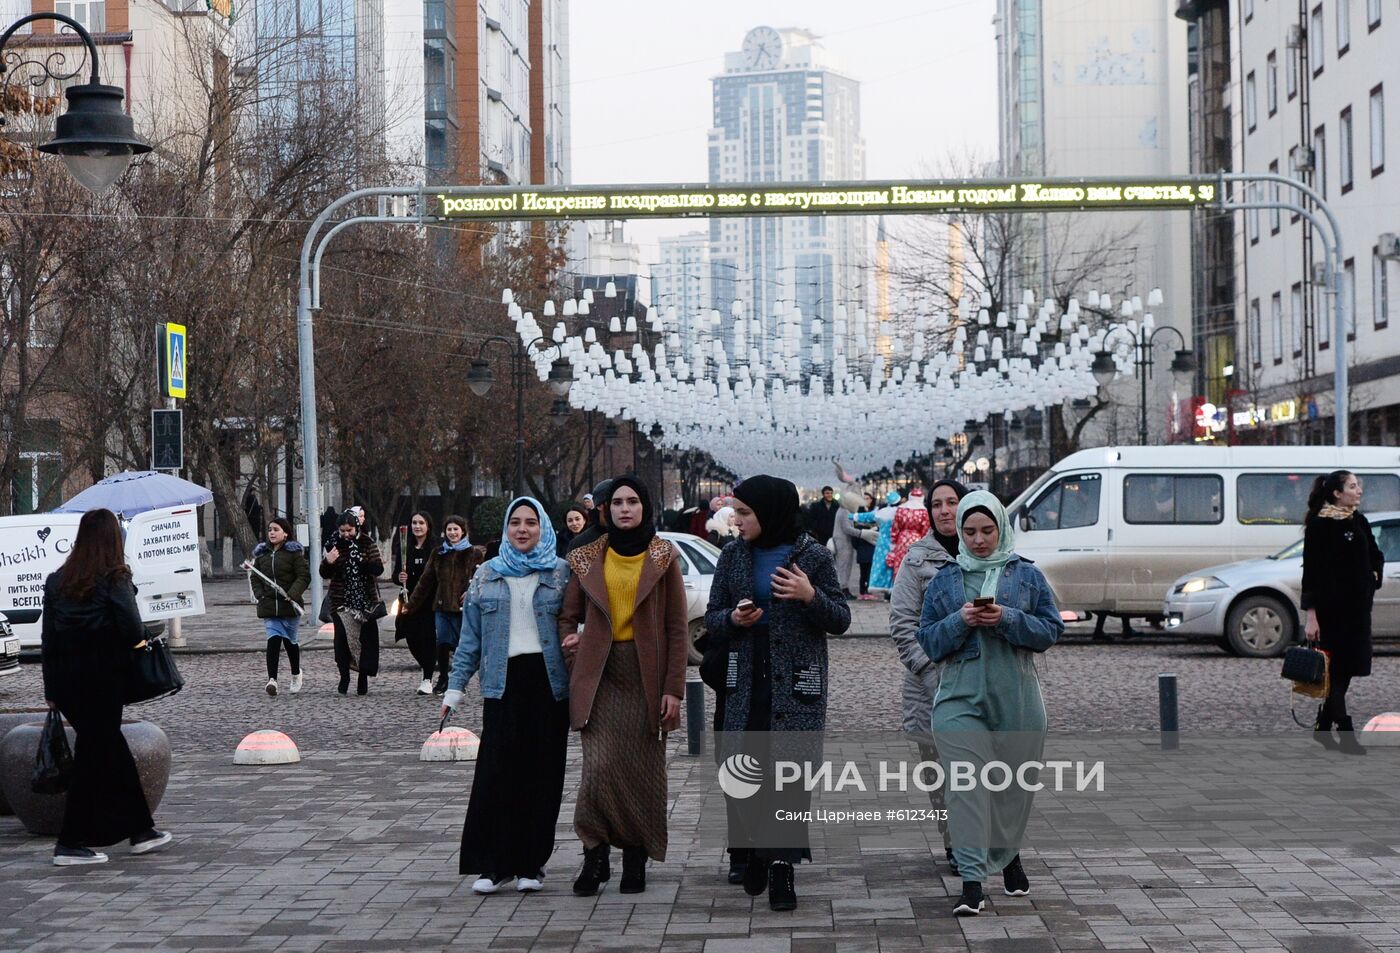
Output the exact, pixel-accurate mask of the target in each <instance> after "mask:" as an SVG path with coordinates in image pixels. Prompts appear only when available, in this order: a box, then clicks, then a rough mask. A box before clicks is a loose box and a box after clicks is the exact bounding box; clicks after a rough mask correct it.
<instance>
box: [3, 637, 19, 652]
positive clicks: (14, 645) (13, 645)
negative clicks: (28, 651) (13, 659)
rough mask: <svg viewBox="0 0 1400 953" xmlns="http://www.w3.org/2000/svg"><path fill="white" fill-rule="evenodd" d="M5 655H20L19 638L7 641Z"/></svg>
mask: <svg viewBox="0 0 1400 953" xmlns="http://www.w3.org/2000/svg"><path fill="white" fill-rule="evenodd" d="M4 654H5V655H18V654H19V639H18V638H14V639H6V640H5V651H4Z"/></svg>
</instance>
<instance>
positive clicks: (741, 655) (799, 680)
mask: <svg viewBox="0 0 1400 953" xmlns="http://www.w3.org/2000/svg"><path fill="white" fill-rule="evenodd" d="M734 497H735V501H734V517H735V524H736V525H737V527H738V529H739V538H738V539H736V540H734V541H733V542H731V543H729V544H728V545H727V546H725V547H724V550H723V551H722V552H721V553H720V556H719V562H718V564H717V565H716V566H715V576H714V581H713V582H712V584H711V588H710V601H709V605H708V606H707V608H706V611H705V629H706V631H707V632H708V633H709V634H710V636H711V637H712V638H713V637H719V638H723V639H727V640H728V667H727V671H726V675H725V685H726V691H725V698H724V731H723V732H722V733H721V734H720V736H719V740H718V741H717V744H720V745H721V746H722V747H723V749H724V750H723V754H724V757H725V759H729V758H732V757H734V756H735V755H741V754H742V755H749V756H751V757H754V758H757V759H758V761H759V763H760V764H762V765H763V766H764V768H765V777H764V780H763V785H762V787H761V788H760V790H759V792H758V793H757V796H756V797H753V798H751V799H749V800H745V801H743V802H739V803H736V802H735V801H734V800H733V799H732V798H730V797H728V796H727V795H726V797H725V802H726V807H727V808H728V809H729V818H730V822H731V823H730V829H729V843H730V846H731V847H734V846H738V847H740V848H745V847H746V848H748V852H747V854H745V853H743V852H742V851H740V852H734V851H731V854H730V878H729V879H730V882H731V883H733V882H735V881H736V880H738V881H739V882H741V883H742V884H743V885H744V891H745V892H746V893H747V894H749V896H753V897H757V896H759V895H761V894H762V893H763V892H764V891H765V890H767V891H768V905H769V906H770V907H771V908H772V909H773V910H778V911H786V910H794V909H796V908H797V891H796V886H795V882H794V876H793V867H794V865H795V864H798V863H801V862H802V861H803V860H810V859H811V857H812V853H811V849H810V847H809V846H808V843H807V841H808V830H807V824H806V823H805V822H802V821H791V822H778V821H776V817H777V814H778V812H779V811H782V812H792V813H790V814H784V816H786V817H792V816H796V817H800V816H802V814H803V813H804V812H806V811H807V809H808V806H809V804H810V802H811V792H810V791H804V790H802V789H801V787H800V786H798V788H797V789H795V790H794V789H793V788H791V787H790V788H788V789H786V790H784V791H782V792H778V791H777V790H776V789H775V784H774V778H773V770H772V766H773V764H774V762H775V761H779V760H781V761H796V762H804V761H819V760H820V759H821V732H823V731H824V730H825V728H826V700H827V647H826V637H827V635H840V634H841V633H842V632H845V631H846V630H847V629H848V628H849V627H850V625H851V607H850V606H849V605H848V604H847V603H846V600H845V599H843V598H842V596H841V585H840V583H839V582H838V581H837V579H836V564H835V562H834V560H833V558H832V555H831V551H830V550H828V549H827V548H826V547H825V546H823V545H822V544H821V543H820V542H818V541H817V540H816V539H814V538H813V537H812V536H811V535H809V534H808V533H805V532H803V531H801V530H800V529H799V522H798V521H799V519H800V510H799V508H798V496H797V487H795V486H793V484H792V483H790V482H788V481H787V480H783V479H779V478H778V477H772V476H763V475H759V476H751V477H749V478H747V479H745V480H744V481H743V482H741V483H740V484H739V485H738V486H736V487H735V488H734ZM775 841H780V842H775Z"/></svg>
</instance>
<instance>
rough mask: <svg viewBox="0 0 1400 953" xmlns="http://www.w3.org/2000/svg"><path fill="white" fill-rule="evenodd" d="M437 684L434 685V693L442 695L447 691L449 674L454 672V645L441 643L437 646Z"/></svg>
mask: <svg viewBox="0 0 1400 953" xmlns="http://www.w3.org/2000/svg"><path fill="white" fill-rule="evenodd" d="M437 670H438V677H437V684H435V685H434V686H433V694H435V695H441V694H442V693H443V692H445V691H447V676H448V675H450V674H451V673H452V646H450V645H446V644H444V645H439V646H438V647H437Z"/></svg>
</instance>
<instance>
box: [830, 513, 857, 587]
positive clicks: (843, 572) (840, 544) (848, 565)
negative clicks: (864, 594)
mask: <svg viewBox="0 0 1400 953" xmlns="http://www.w3.org/2000/svg"><path fill="white" fill-rule="evenodd" d="M858 539H860V527H859V526H857V525H856V524H855V523H853V522H851V512H850V510H847V509H846V508H845V507H842V508H841V509H839V510H837V511H836V522H835V523H834V524H833V525H832V530H831V544H832V546H833V547H834V548H835V550H836V584H837V585H838V586H840V587H841V588H842V589H845V590H846V591H847V592H859V591H860V566H859V565H857V564H856V540H858ZM852 583H854V585H852Z"/></svg>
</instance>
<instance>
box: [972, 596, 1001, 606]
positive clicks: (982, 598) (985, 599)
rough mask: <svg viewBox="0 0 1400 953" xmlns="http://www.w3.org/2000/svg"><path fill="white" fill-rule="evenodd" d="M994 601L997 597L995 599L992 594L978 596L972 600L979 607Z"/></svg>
mask: <svg viewBox="0 0 1400 953" xmlns="http://www.w3.org/2000/svg"><path fill="white" fill-rule="evenodd" d="M993 602H996V599H994V598H993V597H991V596H978V597H977V598H976V599H973V600H972V604H973V605H974V606H977V607H978V608H981V607H982V606H989V605H991V604H992V603H993Z"/></svg>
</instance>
